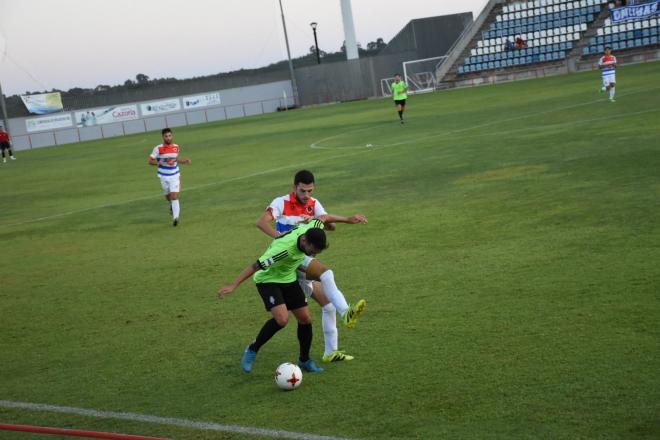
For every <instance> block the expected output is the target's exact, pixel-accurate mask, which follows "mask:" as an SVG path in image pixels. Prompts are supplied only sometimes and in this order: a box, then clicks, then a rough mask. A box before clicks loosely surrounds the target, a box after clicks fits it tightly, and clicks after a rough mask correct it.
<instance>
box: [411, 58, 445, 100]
mask: <svg viewBox="0 0 660 440" xmlns="http://www.w3.org/2000/svg"><path fill="white" fill-rule="evenodd" d="M446 59H447V56H446V55H443V56H440V57H432V58H423V59H419V60H411V61H404V62H403V78H404V80H405V81H406V83H407V84H408V91H409V92H410V93H423V92H431V91H433V90H435V87H436V85H437V84H438V79H437V78H436V72H437V71H438V69H439V68H440V66H441V65H442V63H444V62H445V60H446Z"/></svg>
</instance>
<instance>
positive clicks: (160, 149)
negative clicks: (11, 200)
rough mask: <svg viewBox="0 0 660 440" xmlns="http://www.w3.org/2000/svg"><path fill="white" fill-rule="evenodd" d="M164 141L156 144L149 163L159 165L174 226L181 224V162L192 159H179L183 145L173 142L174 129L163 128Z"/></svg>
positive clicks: (162, 184)
mask: <svg viewBox="0 0 660 440" xmlns="http://www.w3.org/2000/svg"><path fill="white" fill-rule="evenodd" d="M161 134H162V135H163V143H162V144H159V145H156V146H155V147H154V149H153V151H152V152H151V155H150V156H149V165H155V166H158V177H159V178H160V186H161V187H162V188H163V194H165V200H167V201H168V202H169V203H170V212H171V213H172V226H177V225H178V224H179V213H180V207H179V193H180V192H181V179H180V175H179V163H184V164H186V165H190V164H191V163H192V162H191V160H190V159H183V160H179V152H180V151H181V147H179V146H178V145H177V144H175V143H173V142H172V130H170V129H169V128H163V131H162V132H161Z"/></svg>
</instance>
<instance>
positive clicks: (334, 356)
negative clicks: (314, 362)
mask: <svg viewBox="0 0 660 440" xmlns="http://www.w3.org/2000/svg"><path fill="white" fill-rule="evenodd" d="M353 359H355V358H354V357H353V356H351V355H350V354H346V353H344V352H343V351H341V350H336V351H333V352H332V353H330V354H324V355H323V362H341V361H352V360H353Z"/></svg>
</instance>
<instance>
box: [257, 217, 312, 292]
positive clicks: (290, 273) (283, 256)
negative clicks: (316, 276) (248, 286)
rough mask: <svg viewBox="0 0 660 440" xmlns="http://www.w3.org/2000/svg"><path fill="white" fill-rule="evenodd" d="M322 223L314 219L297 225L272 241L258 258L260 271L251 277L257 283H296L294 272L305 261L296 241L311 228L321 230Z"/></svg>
mask: <svg viewBox="0 0 660 440" xmlns="http://www.w3.org/2000/svg"><path fill="white" fill-rule="evenodd" d="M323 226H324V225H323V222H322V221H321V220H317V219H314V220H312V221H310V222H309V223H304V224H299V225H298V226H296V227H295V228H293V229H291V230H290V231H289V232H286V233H284V234H282V235H280V236H279V237H277V238H276V239H274V240H273V241H272V243H271V244H270V246H268V249H266V252H265V253H264V254H263V255H262V256H261V257H259V259H258V260H257V264H258V265H259V268H260V270H259V271H257V273H255V274H254V276H253V277H252V278H253V279H254V281H255V282H257V283H292V282H294V281H296V279H297V277H296V270H297V269H298V266H300V263H302V262H303V260H304V259H305V256H306V255H305V253H304V252H303V251H301V250H300V248H298V239H299V238H300V236H301V235H304V234H305V232H307V231H308V230H309V229H311V228H321V229H323Z"/></svg>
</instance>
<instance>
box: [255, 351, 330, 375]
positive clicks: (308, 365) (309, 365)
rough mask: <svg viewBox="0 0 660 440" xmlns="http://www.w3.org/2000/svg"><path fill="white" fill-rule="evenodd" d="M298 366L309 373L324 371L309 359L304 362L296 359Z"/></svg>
mask: <svg viewBox="0 0 660 440" xmlns="http://www.w3.org/2000/svg"><path fill="white" fill-rule="evenodd" d="M255 354H256V353H255ZM298 366H299V367H300V368H301V369H303V370H305V371H308V372H310V373H322V372H324V371H325V370H324V369H323V368H321V367H319V366H318V365H316V362H314V361H313V360H311V359H307V360H306V361H305V362H303V361H301V360H298Z"/></svg>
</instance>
